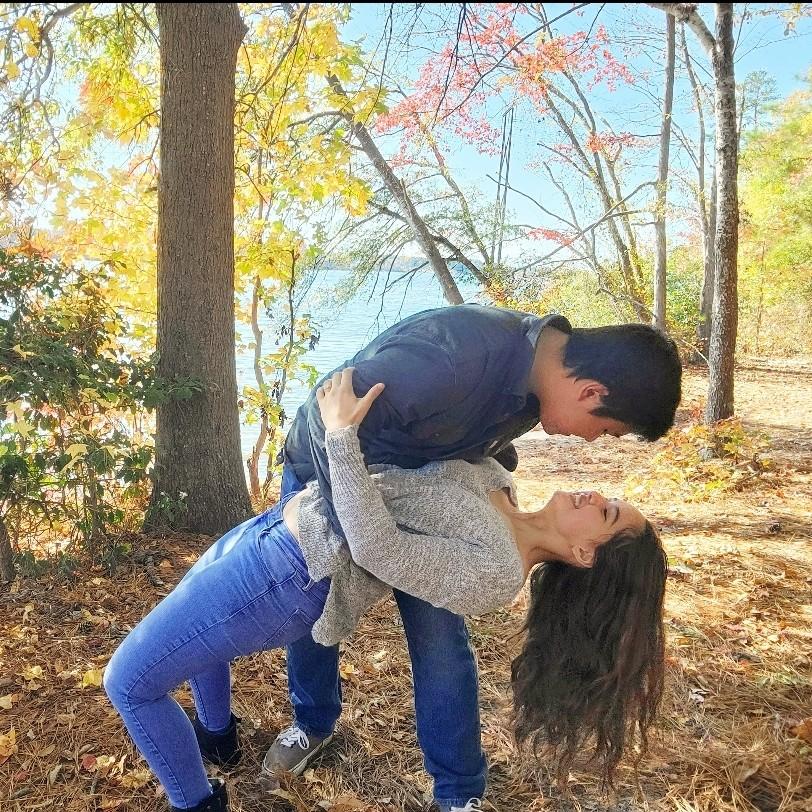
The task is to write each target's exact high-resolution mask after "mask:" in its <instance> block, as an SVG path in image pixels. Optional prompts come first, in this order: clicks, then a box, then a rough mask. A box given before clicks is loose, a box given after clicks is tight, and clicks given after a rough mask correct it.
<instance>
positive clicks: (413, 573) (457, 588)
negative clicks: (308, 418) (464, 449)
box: [327, 426, 515, 614]
mask: <svg viewBox="0 0 812 812" xmlns="http://www.w3.org/2000/svg"><path fill="white" fill-rule="evenodd" d="M327 452H328V456H329V461H330V469H331V471H332V475H333V497H334V507H335V511H336V513H337V515H338V518H339V520H340V522H341V527H342V528H343V531H344V538H345V539H346V541H347V545H348V547H349V550H350V555H351V556H352V558H353V560H354V561H355V563H356V564H357V565H358V566H360V567H363V568H364V569H365V570H367V571H368V572H370V573H371V574H372V575H374V576H375V577H376V578H378V579H379V580H381V581H383V582H384V583H386V584H389V585H390V586H392V587H394V588H396V589H400V590H402V591H403V592H407V593H408V594H410V595H414V596H415V597H418V598H421V599H422V600H425V601H428V602H429V603H431V604H432V605H434V606H438V607H441V608H445V609H449V610H451V611H453V612H456V613H458V614H481V613H483V612H487V611H490V610H492V609H495V608H496V607H498V606H501V605H503V604H504V603H505V602H507V601H509V600H510V599H511V598H513V597H514V594H513V593H512V591H511V583H510V581H509V580H508V581H506V579H505V577H504V573H505V568H506V567H510V566H511V565H513V566H515V562H510V561H499V560H497V559H496V556H495V554H494V550H493V548H492V547H485V546H484V545H482V544H479V543H477V540H476V538H475V534H473V533H471V534H468V533H466V527H461V528H460V529H461V531H462V532H461V534H460V536H459V537H448V536H439V535H424V534H415V533H409V532H406V531H404V530H402V529H401V528H400V527H399V526H398V524H397V523H396V522H395V520H394V518H393V516H392V514H391V513H390V512H389V510H388V508H387V506H386V503H385V501H384V499H383V496H382V495H381V492H380V491H379V490H378V488H377V487H376V485H375V483H374V482H373V481H372V479H371V477H370V475H369V473H368V472H367V469H366V466H365V465H364V460H363V457H362V455H361V447H360V444H359V442H358V433H357V428H356V427H355V426H350V427H348V428H346V429H341V430H338V431H331V432H329V433H328V434H327ZM438 496H439V498H442V495H441V494H437V492H436V490H435V489H431V493H428V492H427V494H426V498H438ZM485 524H487V523H486V522H482V523H481V525H485ZM485 532H488V531H487V530H486V531H485ZM505 532H506V531H505Z"/></svg>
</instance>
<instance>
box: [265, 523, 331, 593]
mask: <svg viewBox="0 0 812 812" xmlns="http://www.w3.org/2000/svg"><path fill="white" fill-rule="evenodd" d="M257 541H258V545H259V557H260V559H261V560H262V563H263V564H264V565H265V569H266V570H267V571H268V574H269V575H270V576H271V577H272V578H273V579H274V580H275V581H276V582H277V583H279V582H280V581H281V580H287V579H288V578H290V579H291V580H292V581H293V583H295V584H296V585H297V586H298V587H299V589H301V590H302V592H309V591H310V590H311V589H312V588H313V587H314V586H315V585H316V584H317V583H319V582H318V581H314V580H313V579H312V578H311V577H310V573H309V572H308V570H307V563H306V562H305V560H304V555H303V554H302V552H301V550H300V548H299V543H298V542H297V541H296V538H295V536H294V535H293V533H291V532H290V530H289V529H288V526H287V525H286V524H285V522H284V521H283V520H282V516H281V515H280V516H279V517H278V518H277V519H276V521H274V522H273V523H272V524H271V525H270V527H267V528H265V530H263V531H262V532H261V533H259V535H258V539H257Z"/></svg>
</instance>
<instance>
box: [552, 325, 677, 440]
mask: <svg viewBox="0 0 812 812" xmlns="http://www.w3.org/2000/svg"><path fill="white" fill-rule="evenodd" d="M564 366H565V367H566V368H567V370H568V371H569V373H570V375H571V376H573V377H575V378H591V379H593V380H596V381H599V382H600V383H602V384H603V385H604V386H605V387H606V388H607V389H608V390H609V392H608V394H607V395H606V396H605V397H604V398H603V402H602V404H601V406H599V407H598V408H597V409H595V410H593V412H592V414H594V415H596V416H598V417H611V418H613V419H615V420H619V421H620V422H621V423H623V424H625V425H626V426H628V427H629V428H630V429H631V430H632V431H633V432H635V433H636V434H639V435H640V436H641V437H643V438H644V439H646V440H657V439H658V438H660V437H662V436H663V435H664V434H665V433H666V432H667V431H668V429H670V428H671V426H672V425H673V424H674V412H676V410H677V406H678V405H679V401H680V397H681V382H682V363H681V362H680V359H679V353H678V352H677V345H676V344H675V343H674V342H673V341H672V340H671V339H670V338H669V337H668V336H667V335H665V334H664V333H662V332H660V331H659V330H656V329H654V328H653V327H649V326H648V325H647V324H616V325H611V326H609V327H582V328H577V327H576V328H573V331H572V333H571V334H570V337H569V340H568V341H567V345H566V348H565V349H564Z"/></svg>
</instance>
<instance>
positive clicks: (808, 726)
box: [789, 716, 812, 744]
mask: <svg viewBox="0 0 812 812" xmlns="http://www.w3.org/2000/svg"><path fill="white" fill-rule="evenodd" d="M789 732H790V733H791V734H792V735H793V736H796V737H797V738H799V739H803V740H804V741H805V742H806V743H807V744H812V716H810V717H809V718H808V719H804V720H803V722H801V723H800V724H797V725H795V726H794V727H791V728H790V729H789Z"/></svg>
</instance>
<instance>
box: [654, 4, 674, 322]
mask: <svg viewBox="0 0 812 812" xmlns="http://www.w3.org/2000/svg"><path fill="white" fill-rule="evenodd" d="M676 28H677V23H676V20H675V19H674V17H673V15H671V14H666V15H665V94H664V98H663V125H662V132H661V134H660V165H659V170H658V172H657V211H656V217H655V220H654V230H655V233H656V235H657V258H656V263H655V266H654V312H653V314H652V323H653V324H654V326H655V327H659V329H660V330H665V282H666V279H665V276H666V264H667V261H668V248H667V243H666V235H665V206H666V200H667V197H666V196H667V191H668V153H669V150H670V148H671V112H672V109H673V106H674V61H675V59H674V50H675V43H676Z"/></svg>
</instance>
